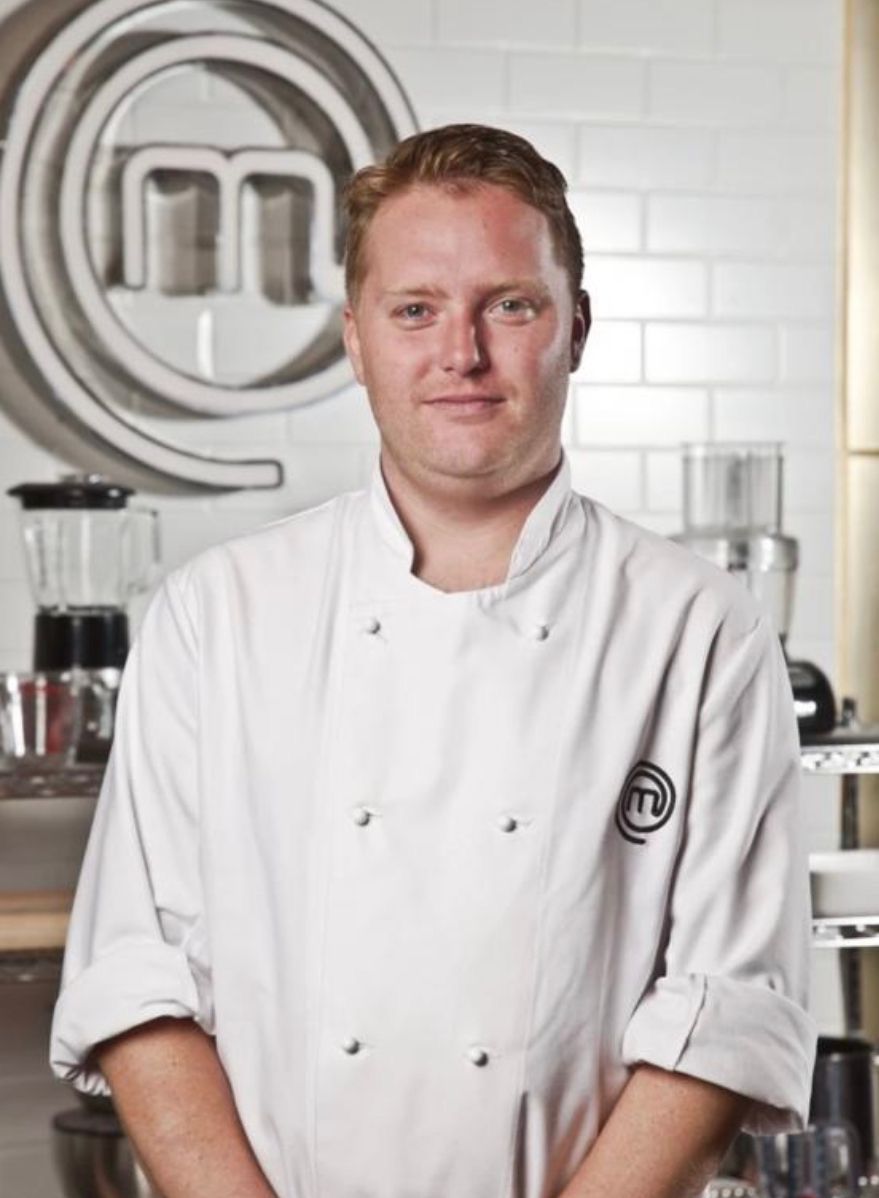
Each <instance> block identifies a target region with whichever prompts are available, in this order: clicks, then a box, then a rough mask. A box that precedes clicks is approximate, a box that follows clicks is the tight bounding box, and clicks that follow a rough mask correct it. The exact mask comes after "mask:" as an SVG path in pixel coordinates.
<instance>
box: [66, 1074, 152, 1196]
mask: <svg viewBox="0 0 879 1198" xmlns="http://www.w3.org/2000/svg"><path fill="white" fill-rule="evenodd" d="M80 1098H81V1099H82V1100H83V1105H82V1107H79V1108H74V1109H72V1110H69V1111H62V1112H61V1113H60V1114H58V1115H55V1116H54V1118H53V1119H52V1151H53V1156H54V1159H55V1169H56V1172H57V1174H58V1178H59V1180H60V1182H61V1186H62V1189H63V1191H64V1194H65V1198H97V1196H98V1195H100V1198H161V1195H160V1194H159V1193H158V1192H157V1191H156V1190H155V1189H153V1187H152V1186H151V1184H150V1182H149V1179H148V1178H147V1176H146V1174H145V1173H144V1171H143V1169H142V1168H141V1166H140V1164H139V1163H138V1161H137V1159H136V1157H135V1155H134V1151H133V1149H132V1147H131V1142H130V1140H128V1138H127V1137H126V1135H125V1133H124V1132H123V1130H122V1125H121V1124H120V1122H119V1120H118V1118H117V1117H116V1114H115V1111H114V1109H113V1104H112V1102H111V1100H110V1099H109V1098H103V1099H101V1098H98V1099H94V1098H91V1099H88V1098H85V1097H84V1096H83V1095H80Z"/></svg>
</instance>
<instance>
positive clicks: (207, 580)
mask: <svg viewBox="0 0 879 1198" xmlns="http://www.w3.org/2000/svg"><path fill="white" fill-rule="evenodd" d="M412 559H413V550H412V545H411V542H410V540H409V538H408V537H407V535H406V532H405V530H404V528H403V526H402V524H401V522H400V520H399V518H398V516H397V514H396V512H395V510H394V507H393V505H392V503H391V501H390V498H389V495H388V493H387V490H386V487H385V484H384V481H383V478H382V474H381V470H380V468H379V467H378V465H377V466H376V470H375V474H374V478H373V482H372V485H371V487H370V488H369V489H368V490H366V491H362V492H355V493H349V494H346V495H342V496H340V497H338V498H336V499H334V500H332V501H330V502H329V503H326V504H324V505H323V506H321V507H318V508H315V509H313V510H310V511H307V512H303V513H299V514H297V515H295V516H293V517H291V518H289V519H286V520H282V521H280V522H278V523H275V524H273V525H270V526H269V527H267V528H264V529H262V530H260V531H258V532H255V533H252V534H249V535H246V536H243V537H239V538H238V539H236V540H234V541H231V542H229V543H227V544H225V545H222V546H219V547H215V548H213V549H210V550H208V551H207V552H205V553H203V554H201V555H200V556H199V557H197V558H196V559H195V560H194V561H193V562H191V563H189V564H188V565H186V566H184V567H183V568H182V569H180V570H177V571H175V572H174V573H172V574H170V575H169V576H168V578H167V579H166V581H165V583H164V586H163V588H162V590H161V593H160V594H159V595H158V597H157V598H156V599H155V600H154V602H153V604H152V606H151V609H150V610H149V612H148V614H147V616H146V618H145V621H144V623H143V626H142V629H141V631H140V633H139V635H138V637H137V639H136V643H135V645H134V647H133V649H132V652H131V656H130V658H129V662H128V665H127V666H126V669H125V676H124V681H123V685H122V692H121V696H120V702H119V713H118V725H117V731H116V737H115V742H114V746H113V751H112V755H111V759H110V762H109V765H108V769H107V773H106V778H105V782H104V786H103V789H102V793H101V796H100V800H99V803H98V807H97V811H96V816H95V821H94V826H93V831H92V834H91V839H90V842H89V846H88V850H87V853H86V857H85V861H84V865H83V870H82V876H81V879H80V882H79V887H78V890H77V895H76V900H75V904H74V909H73V915H72V922H71V928H70V935H69V940H68V945H67V954H66V959H65V967H64V977H63V982H62V993H61V996H60V999H59V1002H58V1005H57V1008H56V1012H55V1018H54V1025H53V1032H52V1047H51V1058H52V1065H53V1068H54V1070H55V1072H56V1073H57V1074H58V1075H59V1076H60V1077H63V1078H67V1079H69V1080H71V1081H73V1082H74V1084H75V1085H76V1086H77V1087H79V1088H80V1089H83V1090H85V1091H87V1092H90V1093H105V1092H106V1089H107V1088H106V1083H105V1082H104V1080H103V1078H102V1077H101V1075H100V1074H99V1073H97V1072H95V1071H94V1070H93V1069H92V1068H91V1067H90V1066H89V1064H88V1063H87V1062H86V1057H87V1054H88V1052H89V1050H90V1049H91V1047H92V1046H93V1045H94V1044H95V1043H96V1042H98V1041H100V1040H102V1039H104V1038H106V1037H109V1036H112V1035H114V1034H116V1033H119V1032H122V1031H123V1030H125V1029H127V1028H131V1027H132V1026H134V1025H137V1024H140V1023H143V1022H145V1021H147V1020H150V1019H154V1018H157V1017H159V1016H169V1015H170V1016H177V1017H183V1018H186V1017H189V1018H193V1019H194V1020H196V1021H197V1022H198V1024H200V1025H201V1027H203V1028H204V1029H205V1030H206V1031H207V1032H209V1033H211V1034H212V1035H214V1036H216V1045H217V1049H218V1052H219V1055H220V1058H221V1060H222V1062H223V1065H224V1067H225V1069H226V1071H227V1073H228V1075H229V1078H230V1081H231V1085H232V1089H233V1092H234V1095H235V1099H236V1103H237V1106H238V1110H239V1113H240V1116H241V1119H242V1122H243V1125H244V1128H245V1130H246V1133H247V1135H248V1137H249V1139H250V1142H251V1144H252V1145H253V1148H254V1151H255V1153H256V1156H257V1158H258V1160H259V1162H260V1164H261V1166H262V1168H263V1170H264V1171H265V1173H266V1175H267V1177H268V1179H269V1181H270V1183H271V1185H272V1186H273V1187H274V1189H275V1190H276V1192H277V1193H278V1194H279V1195H281V1196H283V1198H450V1196H452V1195H453V1196H454V1198H548V1196H549V1195H554V1194H557V1193H558V1191H559V1190H560V1189H561V1188H562V1186H563V1185H564V1183H565V1182H566V1181H567V1180H568V1179H569V1177H570V1176H571V1175H572V1174H573V1172H574V1171H575V1170H576V1168H577V1166H578V1165H579V1163H580V1162H581V1160H582V1159H583V1157H584V1155H585V1154H586V1152H587V1150H588V1148H589V1146H590V1144H591V1143H592V1141H593V1139H594V1137H595V1136H596V1134H597V1132H598V1131H599V1129H600V1128H601V1126H602V1124H603V1122H604V1121H605V1119H606V1118H607V1116H608V1114H609V1112H610V1111H611V1108H612V1107H613V1105H614V1103H615V1102H616V1100H617V1098H618V1097H619V1094H620V1092H621V1090H622V1088H623V1086H624V1084H625V1082H626V1079H627V1077H628V1075H629V1072H630V1069H631V1067H632V1066H633V1065H634V1064H635V1063H636V1062H640V1061H646V1062H651V1063H653V1064H654V1065H657V1066H660V1067H661V1068H663V1069H667V1070H679V1071H681V1072H683V1073H687V1074H691V1075H693V1076H696V1077H700V1078H704V1079H707V1080H708V1081H711V1082H715V1083H717V1084H719V1085H722V1086H726V1087H728V1088H730V1089H732V1090H736V1091H739V1092H741V1093H743V1094H745V1095H748V1096H750V1097H751V1098H752V1099H753V1105H752V1109H751V1117H750V1120H749V1123H750V1127H751V1128H752V1129H755V1130H756V1129H759V1130H762V1131H767V1130H783V1129H788V1128H795V1127H797V1126H799V1125H800V1124H801V1122H802V1119H803V1116H804V1114H805V1111H806V1108H807V1103H808V1091H809V1079H810V1075H811V1067H812V1055H813V1050H814V1031H813V1026H812V1023H811V1020H810V1019H809V1017H808V1016H807V1015H806V1014H805V1012H804V1010H803V1003H804V1000H805V995H806V968H807V957H808V913H809V900H808V879H807V867H806V857H805V852H804V849H803V847H802V845H801V842H800V824H801V817H800V813H799V810H798V807H797V781H798V775H799V766H798V750H797V738H796V730H795V723H794V716H793V711H792V699H791V694H790V690H789V685H788V681H787V677H786V674H785V671H784V669H783V665H782V656H781V653H780V649H779V645H778V641H777V638H776V637H775V636H774V635H773V633H772V632H771V630H770V629H769V628H768V627H767V625H766V624H765V622H764V621H763V619H762V618H761V617H760V616H759V615H758V613H757V611H756V609H755V607H754V605H753V603H752V600H751V598H750V596H749V595H748V594H747V592H746V590H745V589H744V588H743V587H742V586H741V585H740V584H739V583H738V582H737V581H735V580H732V579H729V578H728V577H727V576H725V575H723V574H721V573H720V572H718V571H716V570H715V569H714V568H713V567H711V566H709V565H707V564H706V563H703V562H701V561H700V560H699V559H697V558H696V557H694V556H693V555H691V554H689V553H688V552H686V551H685V550H683V549H680V548H678V547H677V546H675V545H672V544H671V543H669V542H668V541H666V540H664V539H663V538H661V537H659V536H656V535H653V534H651V533H648V532H646V531H645V530H643V529H640V528H638V527H636V526H635V525H633V524H630V523H628V522H627V521H624V520H622V519H620V518H618V517H617V516H615V515H613V514H611V513H610V512H609V511H607V510H606V509H605V508H603V507H602V506H601V505H599V504H597V503H594V502H592V501H591V500H589V499H587V498H585V497H583V496H581V495H578V494H576V493H574V492H573V491H572V490H571V487H570V472H569V466H568V462H567V460H566V459H565V458H564V457H563V460H562V464H561V467H560V469H559V471H558V473H557V475H556V477H555V478H554V480H553V482H552V483H551V485H550V486H549V488H548V490H547V491H546V492H545V493H544V495H543V497H542V498H541V499H540V501H539V502H538V503H537V505H536V506H535V507H534V508H533V509H532V511H531V513H530V515H529V516H528V519H527V520H526V522H525V524H524V527H523V528H522V531H521V535H520V536H519V539H518V542H517V544H516V547H515V550H514V552H513V555H512V560H511V563H510V567H509V573H508V575H507V578H506V579H505V581H503V582H502V583H500V584H498V585H495V586H489V587H484V588H482V589H479V590H475V591H464V592H455V593H445V592H442V591H439V590H437V589H435V588H434V587H432V586H430V585H428V584H427V583H425V582H423V581H421V580H420V579H418V578H417V577H416V576H415V575H414V574H413V573H412V572H411V566H412Z"/></svg>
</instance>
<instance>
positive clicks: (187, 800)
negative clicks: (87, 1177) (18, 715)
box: [50, 575, 213, 1094]
mask: <svg viewBox="0 0 879 1198" xmlns="http://www.w3.org/2000/svg"><path fill="white" fill-rule="evenodd" d="M196 652H197V647H196V638H195V631H194V625H193V622H192V620H191V618H190V615H189V613H188V612H187V610H186V607H185V605H184V600H183V595H182V592H181V590H180V588H179V581H178V578H177V577H176V576H173V575H172V576H171V577H169V578H168V579H167V580H166V581H165V583H164V585H163V587H162V589H161V590H160V591H159V593H158V594H157V596H156V597H155V598H154V600H153V602H152V603H151V605H150V608H149V610H148V612H147V614H146V617H145V619H144V622H143V625H142V628H141V631H140V633H139V635H138V637H137V639H136V641H135V644H134V646H133V647H132V650H131V652H130V654H129V658H128V661H127V663H126V666H125V671H124V674H123V679H122V686H121V689H120V694H119V702H118V707H117V719H116V728H115V735H114V741H113V747H112V751H111V755H110V760H109V762H108V765H107V771H106V774H105V776H104V782H103V786H102V789H101V794H100V797H99V800H98V804H97V807H96V811H95V817H94V822H93V824H92V829H91V834H90V838H89V842H88V846H87V849H86V853H85V857H84V860H83V866H82V871H81V873H80V877H79V883H78V886H77V890H76V896H75V899H74V904H73V910H72V913H71V922H70V929H69V932H68V938H67V947H66V952H65V958H64V968H63V973H62V979H61V993H60V996H59V999H58V1002H57V1005H56V1008H55V1013H54V1019H53V1024H52V1034H51V1046H50V1060H51V1066H52V1069H53V1071H54V1073H55V1074H56V1075H57V1076H58V1077H61V1078H63V1079H65V1080H68V1081H72V1082H73V1083H74V1085H75V1086H76V1087H77V1088H78V1089H81V1090H83V1091H85V1092H87V1093H92V1094H106V1093H108V1092H109V1091H108V1087H107V1084H106V1082H105V1080H104V1078H103V1077H102V1076H101V1074H100V1073H99V1072H98V1071H97V1070H96V1069H95V1068H94V1067H93V1066H92V1064H91V1063H90V1061H89V1053H90V1051H91V1049H92V1048H93V1047H94V1046H95V1045H96V1044H97V1043H99V1042H100V1041H102V1040H105V1039H107V1038H108V1037H110V1036H114V1035H117V1034H118V1033H120V1032H123V1031H126V1030H128V1029H129V1028H132V1027H135V1026H137V1025H138V1024H142V1023H146V1022H147V1021H149V1020H152V1019H156V1018H159V1017H160V1016H173V1017H177V1018H192V1019H195V1020H196V1021H197V1022H198V1023H199V1024H200V1025H201V1026H202V1027H203V1028H204V1029H205V1030H206V1031H208V1032H212V1031H213V1011H212V1002H211V986H210V965H209V961H208V954H207V951H206V943H207V938H206V935H205V925H204V917H203V905H202V897H201V890H200V883H199V839H198V758H197V751H196V749H197V742H196V734H197V721H198V703H197V658H196Z"/></svg>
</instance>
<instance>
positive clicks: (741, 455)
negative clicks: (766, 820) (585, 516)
mask: <svg viewBox="0 0 879 1198" xmlns="http://www.w3.org/2000/svg"><path fill="white" fill-rule="evenodd" d="M783 466H784V463H783V458H782V451H781V445H779V444H777V443H774V442H772V443H736V444H730V443H717V444H702V445H685V446H684V447H683V467H684V472H683V479H684V531H683V532H682V533H678V534H677V535H676V536H675V537H673V538H672V540H674V541H677V543H678V544H680V545H685V546H686V547H687V548H688V549H692V550H693V551H694V552H695V553H698V554H699V555H700V556H701V557H704V558H707V559H708V561H710V562H713V564H714V565H716V566H719V567H720V569H722V570H726V571H728V572H729V573H730V574H734V575H736V577H738V578H739V579H741V581H742V582H743V583H744V584H745V585H746V586H747V587H748V589H749V590H750V591H751V592H752V594H753V595H754V597H755V598H756V600H757V602H758V603H759V605H760V607H761V608H762V609H763V611H764V612H765V614H766V615H767V616H769V618H770V619H771V620H772V623H773V625H774V627H775V629H776V631H777V632H778V635H779V637H780V639H781V645H782V649H783V650H784V653H785V659H786V661H787V669H788V676H789V678H790V682H791V688H792V690H793V694H794V706H795V709H796V713H797V722H798V724H799V729H800V736H801V737H803V736H805V735H811V734H815V733H822V732H829V731H831V730H832V729H833V727H834V724H835V722H836V704H835V701H834V697H833V691H832V689H831V686H830V683H829V681H828V680H827V677H826V676H825V675H824V674H823V673H822V671H821V670H820V669H819V668H818V667H817V666H816V665H814V664H813V663H812V662H808V661H793V660H791V659H790V657H788V653H787V637H788V632H789V631H790V625H791V618H792V614H793V601H794V582H795V577H796V571H797V566H798V564H799V546H798V544H797V541H796V540H795V539H794V538H793V537H789V536H786V535H785V534H784V533H783V532H782V531H781V528H782V498H781V497H782V481H783Z"/></svg>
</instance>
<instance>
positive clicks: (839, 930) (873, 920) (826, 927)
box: [812, 915, 879, 948]
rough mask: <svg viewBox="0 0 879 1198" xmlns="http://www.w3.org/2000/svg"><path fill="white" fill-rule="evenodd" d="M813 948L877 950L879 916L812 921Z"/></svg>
mask: <svg viewBox="0 0 879 1198" xmlns="http://www.w3.org/2000/svg"><path fill="white" fill-rule="evenodd" d="M812 945H813V947H814V948H879V915H844V916H833V917H822V918H820V919H813V920H812Z"/></svg>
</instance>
